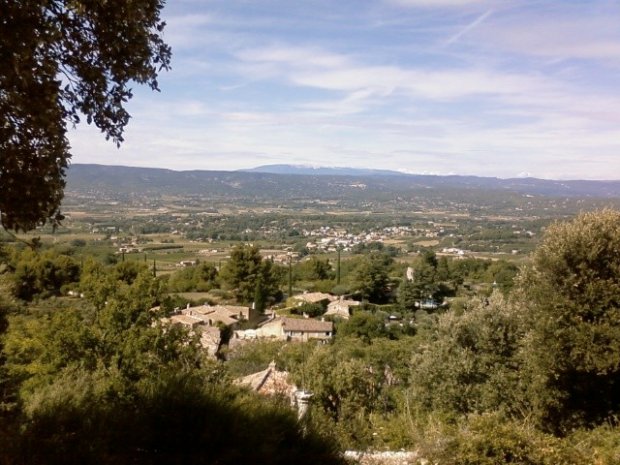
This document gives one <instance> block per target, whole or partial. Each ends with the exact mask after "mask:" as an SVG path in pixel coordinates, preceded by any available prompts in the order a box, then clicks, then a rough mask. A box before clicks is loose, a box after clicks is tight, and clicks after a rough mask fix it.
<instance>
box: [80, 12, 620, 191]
mask: <svg viewBox="0 0 620 465" xmlns="http://www.w3.org/2000/svg"><path fill="white" fill-rule="evenodd" d="M163 17H164V18H165V20H166V22H167V24H168V25H167V27H166V30H165V34H164V37H165V40H166V41H167V42H168V43H170V45H171V46H172V49H173V63H172V68H173V69H172V70H171V71H170V72H168V73H164V74H163V75H162V76H161V78H160V87H161V93H154V92H151V91H150V90H148V89H146V88H144V89H142V88H139V87H138V86H137V85H136V86H135V87H134V90H135V96H134V98H133V100H132V101H131V102H130V104H129V111H130V113H131V114H132V119H131V121H130V123H129V126H128V127H127V130H126V135H125V139H126V140H125V143H124V144H123V146H122V147H121V148H120V149H117V148H116V147H115V146H114V145H113V144H112V143H111V142H109V141H105V139H104V137H103V136H102V135H100V134H99V133H98V131H97V129H96V128H92V127H88V126H85V125H83V126H80V127H79V128H78V129H77V130H73V131H71V133H70V140H71V144H72V147H73V154H74V157H73V162H74V163H101V164H108V165H112V164H120V165H130V166H150V167H162V168H171V169H177V170H190V169H213V170H234V169H240V168H249V167H254V166H258V165H265V164H276V163H290V164H305V165H315V166H349V167H368V168H382V169H394V170H401V171H406V172H411V173H429V174H463V175H470V174H473V175H481V176H498V177H504V178H505V177H518V176H535V177H540V178H551V179H620V1H603V0H592V1H571V0H555V1H545V0H540V1H536V0H531V1H528V0H514V1H513V0H374V1H366V0H297V1H292V0H169V1H168V4H167V5H166V7H165V8H164V11H163Z"/></svg>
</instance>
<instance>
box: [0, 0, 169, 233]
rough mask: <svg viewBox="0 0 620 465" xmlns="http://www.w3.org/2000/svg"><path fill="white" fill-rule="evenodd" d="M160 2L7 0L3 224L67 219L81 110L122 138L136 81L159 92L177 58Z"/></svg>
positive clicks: (2, 56)
mask: <svg viewBox="0 0 620 465" xmlns="http://www.w3.org/2000/svg"><path fill="white" fill-rule="evenodd" d="M163 3H164V2H163V0H138V1H132V2H126V1H121V0H108V1H105V2H104V1H94V2H92V1H86V0H72V1H69V0H47V1H44V2H41V1H34V0H24V1H19V2H16V1H13V0H0V11H2V15H0V27H1V28H2V34H0V127H2V131H1V132H0V153H2V162H0V186H2V195H0V224H1V225H2V226H4V227H5V228H8V229H13V230H16V231H19V230H22V231H27V230H30V229H33V228H35V227H36V226H37V225H39V224H41V223H45V222H47V221H49V222H50V223H51V224H52V225H57V224H58V223H59V221H60V220H62V215H61V214H60V210H59V208H60V202H61V200H62V197H63V190H64V186H65V181H64V177H65V171H66V169H67V166H68V163H69V160H70V158H71V154H70V152H69V144H68V141H67V138H66V131H67V124H73V125H75V124H77V123H79V121H80V115H84V116H85V117H86V121H87V122H88V123H89V124H90V123H93V122H94V123H95V125H96V126H97V127H98V128H99V129H101V131H102V132H103V133H104V135H105V137H106V139H110V138H111V139H112V140H113V141H114V142H115V143H116V144H117V145H119V144H120V143H121V142H122V141H123V129H124V127H125V125H126V124H127V122H128V121H129V114H128V113H127V111H126V110H125V108H124V104H125V103H126V102H127V101H128V100H129V99H130V98H131V97H132V92H131V89H130V88H129V84H130V83H131V82H132V81H135V82H138V83H140V84H147V85H148V86H149V87H150V88H151V89H153V90H158V83H157V74H158V72H159V71H161V70H162V69H165V70H167V69H168V68H169V65H170V57H171V51H170V47H169V46H168V45H166V44H165V43H164V42H163V40H162V38H161V33H162V31H163V29H164V25H165V23H164V22H163V21H162V20H161V19H160V10H161V9H162V7H163Z"/></svg>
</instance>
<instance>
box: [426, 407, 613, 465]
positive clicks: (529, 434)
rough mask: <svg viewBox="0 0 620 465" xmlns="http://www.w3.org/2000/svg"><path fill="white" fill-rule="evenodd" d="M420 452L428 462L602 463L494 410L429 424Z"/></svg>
mask: <svg viewBox="0 0 620 465" xmlns="http://www.w3.org/2000/svg"><path fill="white" fill-rule="evenodd" d="M419 452H420V454H421V456H423V457H425V458H426V459H428V460H429V461H431V462H433V463H441V464H445V465H498V464H514V465H581V464H584V463H601V464H602V463H605V462H594V461H592V459H593V458H594V457H593V456H592V455H590V454H588V452H590V451H585V450H583V448H582V447H580V446H578V445H574V444H573V443H571V442H570V441H567V440H560V439H558V438H556V437H554V436H552V435H549V434H545V433H542V432H540V431H539V430H537V429H535V428H534V427H532V426H531V425H529V424H527V423H521V422H515V421H508V420H506V419H505V418H503V417H502V416H501V415H498V414H493V413H486V414H482V415H471V416H469V417H467V418H463V419H462V420H461V421H460V422H459V424H458V425H457V426H447V425H445V424H441V423H439V424H432V423H431V424H430V425H428V426H427V428H426V430H425V437H424V439H423V440H422V443H421V447H420V450H419ZM607 463H613V462H607Z"/></svg>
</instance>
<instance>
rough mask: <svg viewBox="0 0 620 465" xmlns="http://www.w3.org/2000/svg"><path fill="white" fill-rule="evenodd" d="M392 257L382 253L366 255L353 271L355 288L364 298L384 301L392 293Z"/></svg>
mask: <svg viewBox="0 0 620 465" xmlns="http://www.w3.org/2000/svg"><path fill="white" fill-rule="evenodd" d="M391 262H392V258H391V257H389V256H386V255H381V254H376V253H373V254H370V255H367V256H365V257H364V258H363V259H362V261H361V262H360V264H359V265H358V266H357V268H356V269H355V271H354V273H353V288H354V289H355V290H356V291H358V292H359V293H360V294H361V295H362V298H364V299H368V300H369V301H370V302H373V303H383V302H385V301H387V300H388V298H389V295H390V289H389V281H390V279H389V276H388V266H389V265H390V263H391Z"/></svg>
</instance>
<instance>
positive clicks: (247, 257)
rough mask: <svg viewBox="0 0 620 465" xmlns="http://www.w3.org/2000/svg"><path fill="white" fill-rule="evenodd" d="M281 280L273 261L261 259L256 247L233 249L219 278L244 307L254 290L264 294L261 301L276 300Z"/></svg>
mask: <svg viewBox="0 0 620 465" xmlns="http://www.w3.org/2000/svg"><path fill="white" fill-rule="evenodd" d="M282 277H283V276H282V272H281V271H280V270H279V269H278V268H277V267H276V266H275V265H274V264H273V262H271V261H270V260H263V258H262V257H261V255H260V251H259V249H258V247H256V246H251V245H239V246H237V247H235V248H233V250H232V251H231V253H230V260H228V261H227V262H226V263H225V264H224V266H223V267H222V271H221V273H220V279H221V280H222V282H223V283H224V284H225V285H226V286H227V287H228V288H230V289H232V290H233V291H234V293H235V297H236V298H237V300H238V301H239V302H242V303H246V304H249V303H252V302H253V301H254V298H255V296H256V292H257V289H258V291H259V293H261V295H263V294H264V297H265V299H264V301H265V302H267V301H274V300H279V299H280V298H281V292H280V290H279V285H280V282H281V281H282Z"/></svg>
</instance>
